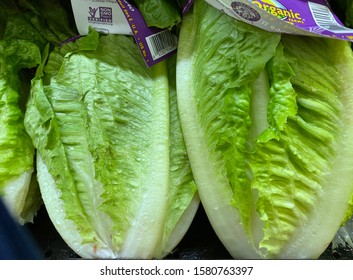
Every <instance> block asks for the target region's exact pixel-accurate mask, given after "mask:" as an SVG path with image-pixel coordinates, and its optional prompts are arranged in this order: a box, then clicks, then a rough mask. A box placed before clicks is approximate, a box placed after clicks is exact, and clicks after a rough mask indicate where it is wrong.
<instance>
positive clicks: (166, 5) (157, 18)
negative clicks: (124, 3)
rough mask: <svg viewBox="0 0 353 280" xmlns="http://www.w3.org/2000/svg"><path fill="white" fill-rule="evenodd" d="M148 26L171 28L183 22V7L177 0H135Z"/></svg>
mask: <svg viewBox="0 0 353 280" xmlns="http://www.w3.org/2000/svg"><path fill="white" fill-rule="evenodd" d="M134 2H135V4H136V6H137V7H138V9H139V11H140V12H141V14H142V16H143V18H144V20H145V21H146V24H147V25H148V26H153V27H158V28H162V29H171V28H172V27H174V26H176V25H178V24H179V23H180V22H181V9H180V7H179V6H178V2H176V1H175V0H172V1H170V0H163V1H159V0H152V1H151V0H148V1H146V0H135V1H134Z"/></svg>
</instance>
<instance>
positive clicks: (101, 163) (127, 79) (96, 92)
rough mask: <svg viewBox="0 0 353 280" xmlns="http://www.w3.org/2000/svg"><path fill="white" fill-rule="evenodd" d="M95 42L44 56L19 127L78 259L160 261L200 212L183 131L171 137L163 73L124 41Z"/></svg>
mask: <svg viewBox="0 0 353 280" xmlns="http://www.w3.org/2000/svg"><path fill="white" fill-rule="evenodd" d="M97 36H98V33H97V32H96V31H93V30H91V33H90V34H89V35H88V36H87V37H82V38H81V39H79V40H78V41H77V42H75V43H70V44H75V46H74V47H73V49H74V51H72V52H67V53H66V54H65V55H64V56H62V55H61V54H57V55H54V54H51V55H50V56H49V61H48V63H47V64H46V65H45V66H44V67H41V68H39V71H38V72H37V76H36V78H35V79H34V80H33V84H32V90H31V98H30V101H29V102H28V106H27V112H26V115H25V125H26V128H27V131H28V132H29V134H30V135H31V138H32V139H33V142H34V145H35V147H36V148H37V151H38V181H39V184H40V189H41V193H42V196H43V200H44V203H45V205H46V208H47V210H48V213H49V216H50V218H51V220H52V222H53V224H54V225H55V227H56V228H57V230H58V232H59V233H60V234H61V236H62V237H63V238H64V240H65V241H66V242H67V243H68V245H69V246H71V248H72V249H73V250H75V251H76V252H77V253H78V254H79V255H80V256H82V257H84V258H161V257H163V256H164V255H166V254H167V253H169V251H170V250H171V249H172V248H171V247H174V246H175V244H176V243H177V242H178V240H180V239H181V237H182V236H183V235H184V234H185V232H186V230H187V228H188V226H189V224H190V223H191V220H192V217H193V216H194V214H195V211H196V209H197V207H195V204H196V205H198V200H197V196H195V193H196V189H195V185H194V183H193V178H192V176H190V167H188V162H187V158H186V157H185V154H186V152H185V147H184V146H183V141H182V139H180V138H179V139H177V138H176V137H181V133H178V132H177V131H175V134H173V135H172V134H170V131H171V128H178V123H177V122H176V121H175V118H176V117H177V115H176V112H175V110H172V112H171V113H170V111H169V103H170V99H169V88H170V86H169V83H168V70H167V66H166V63H165V62H164V63H160V64H157V65H156V66H154V67H152V68H151V69H149V68H147V67H146V66H145V64H144V61H143V59H142V57H141V56H140V53H139V51H138V48H137V46H136V45H135V43H134V42H133V40H132V38H131V37H125V36H122V35H107V36H101V37H100V38H99V41H98V40H96V38H97ZM89 40H92V41H93V42H96V43H97V44H96V49H93V46H94V44H88V45H89V46H90V48H89V50H88V49H87V44H86V43H83V42H87V41H89ZM57 51H59V50H58V49H55V50H54V52H57ZM122 54H124V55H123V56H122ZM51 59H54V63H51V61H50V60H51ZM53 68H55V69H53ZM43 77H45V79H43ZM174 99H175V97H174ZM173 133H174V132H173ZM174 137H175V138H174ZM172 138H173V139H172ZM172 154H173V155H179V156H178V158H175V157H173V159H172V158H171V155H172ZM180 222H181V223H180ZM179 229H181V230H179Z"/></svg>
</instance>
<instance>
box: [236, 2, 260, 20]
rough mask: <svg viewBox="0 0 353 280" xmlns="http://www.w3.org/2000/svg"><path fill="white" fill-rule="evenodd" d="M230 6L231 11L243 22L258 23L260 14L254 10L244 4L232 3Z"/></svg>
mask: <svg viewBox="0 0 353 280" xmlns="http://www.w3.org/2000/svg"><path fill="white" fill-rule="evenodd" d="M231 6H232V8H233V11H234V12H235V13H236V14H237V15H238V16H240V17H241V18H243V19H245V20H248V21H258V20H260V18H261V17H260V14H259V13H258V12H257V11H256V10H255V9H254V8H252V7H250V6H248V5H246V4H244V3H241V2H232V4H231Z"/></svg>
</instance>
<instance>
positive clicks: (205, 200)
mask: <svg viewBox="0 0 353 280" xmlns="http://www.w3.org/2000/svg"><path fill="white" fill-rule="evenodd" d="M178 50H179V53H178V65H177V84H178V89H177V94H178V106H179V111H180V118H181V124H182V129H183V132H184V138H185V142H186V147H187V150H188V154H189V158H190V163H191V167H192V171H193V174H194V177H195V181H196V184H197V187H198V189H199V194H200V197H201V201H202V204H203V205H204V207H205V210H206V213H207V215H208V217H209V219H210V222H211V224H212V225H213V227H214V229H215V231H216V233H217V234H218V236H219V237H220V239H221V241H222V242H223V244H224V245H225V247H226V248H227V249H228V250H229V252H230V253H231V254H232V256H234V257H235V258H316V257H318V256H319V255H320V254H321V253H322V252H323V251H324V250H325V248H326V247H327V246H328V244H329V243H330V242H331V240H332V239H333V237H334V235H335V233H336V232H337V230H338V229H339V227H340V225H341V223H342V222H343V221H344V220H346V219H347V217H349V216H350V215H351V211H350V207H351V205H352V203H351V200H352V198H351V197H352V193H353V183H352V182H353V174H352V167H353V165H352V160H351V159H352V156H353V154H352V149H351V148H350V147H351V145H352V141H351V140H350V139H352V135H353V129H352V128H353V127H352V118H351V117H350V112H351V110H352V106H353V103H352V101H353V100H352V97H351V96H352V87H351V86H350V85H349V80H350V77H352V75H353V57H352V51H351V49H350V44H349V43H348V42H345V41H339V40H333V39H323V38H312V37H300V36H290V35H280V34H275V33H269V32H266V31H263V30H260V29H258V28H256V27H254V26H251V25H248V24H245V23H242V22H239V21H237V20H234V19H232V18H230V17H228V16H226V15H225V14H222V13H221V12H219V11H217V10H216V9H215V8H213V7H211V6H210V5H208V4H207V3H204V2H203V1H196V2H195V4H194V8H193V12H192V13H191V14H188V15H187V16H186V17H185V19H184V21H183V25H182V27H181V34H180V38H179V46H178Z"/></svg>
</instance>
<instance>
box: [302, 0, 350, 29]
mask: <svg viewBox="0 0 353 280" xmlns="http://www.w3.org/2000/svg"><path fill="white" fill-rule="evenodd" d="M308 4H309V8H310V11H311V14H312V16H313V18H314V20H315V23H316V24H317V25H318V26H319V27H321V28H322V29H325V30H328V31H332V32H335V33H347V32H352V29H349V28H347V27H345V26H343V25H341V24H340V23H339V22H337V20H336V19H335V17H334V16H333V14H332V12H331V11H330V9H329V8H328V7H327V6H325V5H321V4H318V3H313V2H308Z"/></svg>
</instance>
